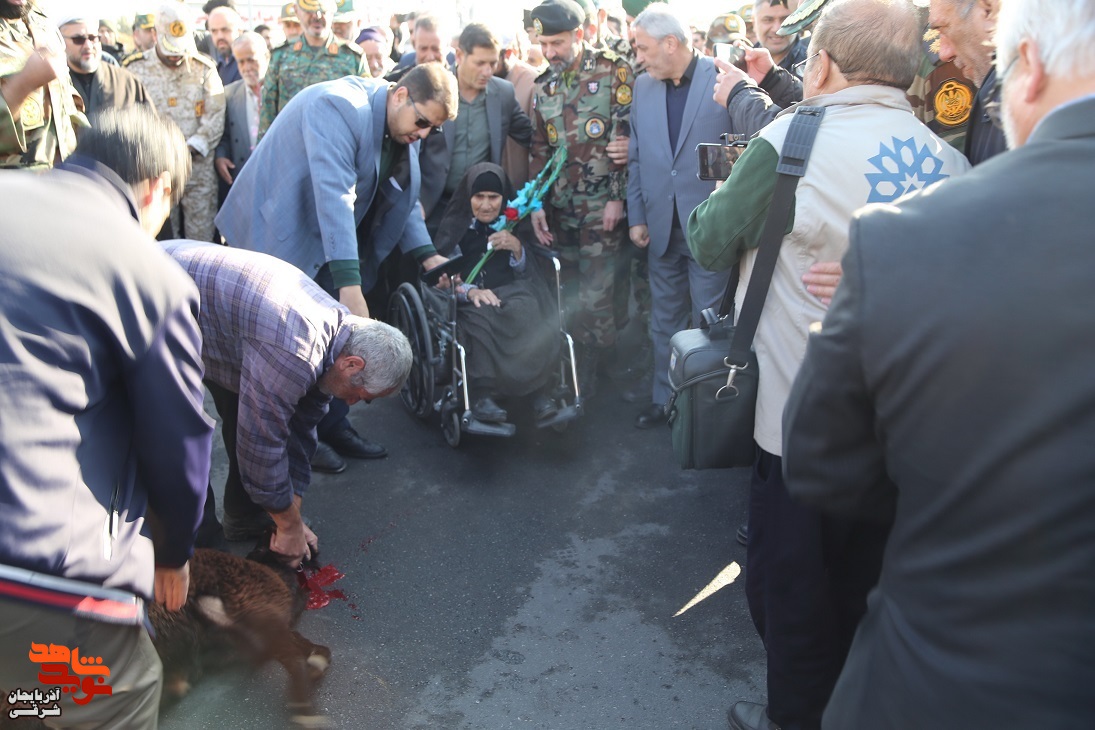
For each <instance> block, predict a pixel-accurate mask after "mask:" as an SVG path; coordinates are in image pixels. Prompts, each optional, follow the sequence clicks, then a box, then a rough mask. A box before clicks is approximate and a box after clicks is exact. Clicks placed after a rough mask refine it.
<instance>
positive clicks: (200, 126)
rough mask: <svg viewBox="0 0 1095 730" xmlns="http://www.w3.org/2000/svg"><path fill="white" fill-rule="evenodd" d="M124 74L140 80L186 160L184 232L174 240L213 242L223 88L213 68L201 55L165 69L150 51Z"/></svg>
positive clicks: (191, 56)
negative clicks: (175, 132) (188, 153)
mask: <svg viewBox="0 0 1095 730" xmlns="http://www.w3.org/2000/svg"><path fill="white" fill-rule="evenodd" d="M126 68H127V69H128V70H129V71H131V72H132V73H133V74H134V75H136V76H137V78H139V79H140V80H141V83H143V84H144V87H145V90H146V91H148V98H149V99H150V100H151V101H152V103H153V105H154V106H155V107H156V110H157V111H159V112H160V114H163V115H165V116H168V117H171V119H172V120H173V121H174V122H175V123H176V124H178V125H179V129H181V130H182V133H183V136H184V137H186V143H187V144H188V145H189V146H190V147H191V148H192V149H193V150H195V152H196V154H192V158H191V159H192V163H193V166H192V170H191V173H190V181H189V182H188V183H187V184H186V192H185V193H183V198H182V210H183V218H184V230H182V231H179V230H176V231H175V234H176V235H179V236H181V237H183V238H189V239H192V240H195V241H212V240H213V217H214V216H215V215H216V213H217V175H216V172H215V171H214V169H213V157H214V153H215V152H216V149H217V143H219V142H220V139H221V135H222V134H223V133H224V87H223V86H222V85H221V77H220V76H219V75H218V74H217V65H216V64H215V63H213V61H212V60H210V59H209V58H208V57H206V56H204V55H202V54H201V53H193V54H190V55H187V56H185V57H184V59H183V62H182V63H181V64H179V65H178V66H177V67H169V66H167V65H165V64H164V63H163V62H162V61H161V60H160V58H159V56H158V55H157V54H156V49H155V48H151V49H149V50H147V51H145V52H144V53H143V54H142V55H141V56H140V57H139V58H135V59H134V60H132V61H130V63H129V65H128V66H126Z"/></svg>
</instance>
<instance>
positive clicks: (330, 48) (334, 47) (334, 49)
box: [327, 43, 338, 56]
mask: <svg viewBox="0 0 1095 730" xmlns="http://www.w3.org/2000/svg"><path fill="white" fill-rule="evenodd" d="M327 53H330V54H331V55H332V56H337V55H338V44H337V43H332V44H331V45H329V46H327Z"/></svg>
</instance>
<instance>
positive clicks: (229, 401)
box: [202, 380, 262, 524]
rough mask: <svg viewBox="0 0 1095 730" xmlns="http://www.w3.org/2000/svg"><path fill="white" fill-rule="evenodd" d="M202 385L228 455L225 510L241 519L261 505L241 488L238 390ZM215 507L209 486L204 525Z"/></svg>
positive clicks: (208, 384) (251, 513) (213, 514)
mask: <svg viewBox="0 0 1095 730" xmlns="http://www.w3.org/2000/svg"><path fill="white" fill-rule="evenodd" d="M205 387H206V388H208V389H209V395H211V396H212V397H213V404H214V405H216V407H217V414H218V415H219V416H220V417H221V436H222V437H223V438H224V450H225V451H226V452H227V454H228V479H227V481H225V483H224V512H225V514H229V515H232V516H233V517H241V518H242V517H248V516H250V515H253V514H258V513H260V512H262V508H261V507H259V506H258V505H257V504H255V503H254V502H252V501H251V497H250V496H249V495H248V494H247V490H246V489H244V488H243V480H242V479H241V478H240V463H239V458H238V457H237V455H236V429H237V428H238V424H239V412H240V396H239V393H233V392H232V391H230V390H228V389H226V388H222V387H221V386H219V385H217V384H216V383H213V382H211V381H209V380H206V381H205ZM215 509H216V503H215V501H214V499H213V487H212V485H210V487H209V492H208V493H207V494H206V499H205V514H204V515H203V518H202V523H203V524H205V522H206V521H207V520H208V519H209V518H210V517H211V516H214V519H215V514H216V513H215V511H214V510H215Z"/></svg>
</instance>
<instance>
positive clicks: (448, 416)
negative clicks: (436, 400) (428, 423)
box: [441, 401, 460, 449]
mask: <svg viewBox="0 0 1095 730" xmlns="http://www.w3.org/2000/svg"><path fill="white" fill-rule="evenodd" d="M441 433H442V434H444V436H445V443H447V444H448V445H449V446H451V447H453V448H454V449H455V448H457V447H458V446H460V408H459V407H457V406H456V404H455V402H453V401H447V402H446V403H445V405H444V406H442V408H441Z"/></svg>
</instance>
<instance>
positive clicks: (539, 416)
mask: <svg viewBox="0 0 1095 730" xmlns="http://www.w3.org/2000/svg"><path fill="white" fill-rule="evenodd" d="M558 412H559V406H557V405H555V401H553V400H552V399H551V398H549V397H548V396H546V395H538V396H536V397H535V398H533V400H532V413H533V415H535V416H536V420H537V421H543V420H546V419H548V418H551V417H552V416H554V415H555V414H557V413H558Z"/></svg>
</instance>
